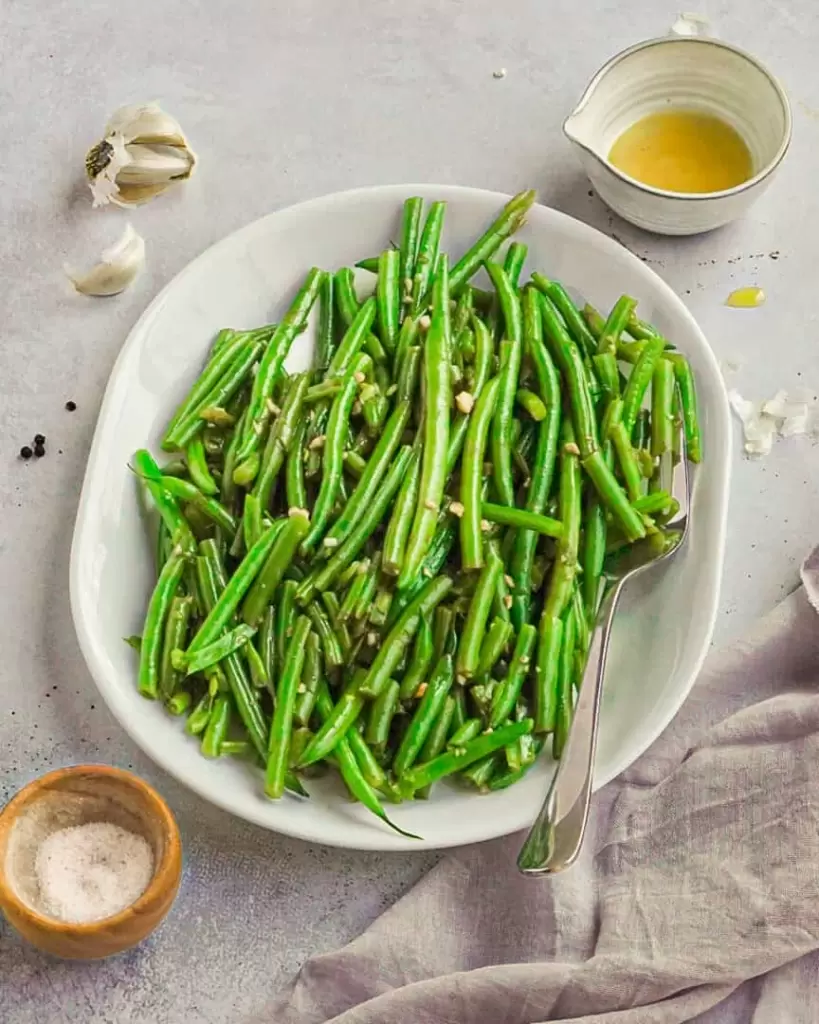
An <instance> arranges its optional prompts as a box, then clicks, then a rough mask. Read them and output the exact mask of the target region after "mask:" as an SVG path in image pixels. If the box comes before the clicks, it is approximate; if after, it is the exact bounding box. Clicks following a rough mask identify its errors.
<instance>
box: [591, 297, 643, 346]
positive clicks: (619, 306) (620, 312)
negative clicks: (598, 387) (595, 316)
mask: <svg viewBox="0 0 819 1024" xmlns="http://www.w3.org/2000/svg"><path fill="white" fill-rule="evenodd" d="M636 305H637V300H636V299H632V298H631V297H630V296H629V295H621V296H620V298H619V299H618V300H617V302H615V304H614V305H613V306H612V309H611V312H610V313H609V316H608V319H607V320H606V322H605V323H604V324H603V330H602V331H601V333H600V337H599V339H598V341H597V351H598V353H609V354H610V355H612V356H616V355H617V342H618V341H619V340H620V335H621V334H622V333H623V331H624V330H625V329H626V325H627V324H628V321H629V317H630V316H631V314H632V313H633V312H634V307H635V306H636Z"/></svg>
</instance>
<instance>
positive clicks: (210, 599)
mask: <svg viewBox="0 0 819 1024" xmlns="http://www.w3.org/2000/svg"><path fill="white" fill-rule="evenodd" d="M200 549H201V551H202V555H201V556H200V557H198V558H197V559H196V569H197V576H198V577H199V580H200V588H201V591H202V598H203V602H204V607H205V608H206V609H207V611H208V612H211V611H213V609H214V607H215V606H216V604H217V602H218V600H219V597H220V595H221V594H224V593H225V590H226V589H227V588H226V584H227V578H226V574H225V569H224V565H223V564H222V560H221V556H220V554H219V548H218V547H217V545H216V544H215V543H214V541H212V540H205V541H202V544H201V545H200ZM188 650H190V647H189V648H188ZM225 673H226V675H227V681H228V684H229V687H230V691H231V693H232V694H233V701H234V703H235V705H236V710H237V711H238V712H239V717H240V718H241V720H242V724H243V725H244V727H245V729H246V730H247V734H248V736H249V737H250V741H251V743H252V744H253V746H254V749H255V750H256V752H257V753H258V754H259V756H260V757H265V756H266V752H267V724H266V722H265V719H264V715H263V713H262V709H261V705H260V703H259V698H258V696H257V694H256V692H255V691H254V690H253V687H252V686H251V683H250V680H249V679H248V678H247V674H246V673H245V670H244V666H243V664H242V661H241V659H240V658H239V656H238V655H237V654H231V655H229V656H228V657H227V658H225Z"/></svg>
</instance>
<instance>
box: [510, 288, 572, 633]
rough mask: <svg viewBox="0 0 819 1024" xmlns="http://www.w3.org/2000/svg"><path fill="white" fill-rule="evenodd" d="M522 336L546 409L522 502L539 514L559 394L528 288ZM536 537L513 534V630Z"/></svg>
mask: <svg viewBox="0 0 819 1024" xmlns="http://www.w3.org/2000/svg"><path fill="white" fill-rule="evenodd" d="M523 336H524V347H525V351H526V354H527V356H528V358H529V361H530V362H531V364H532V366H533V368H534V371H535V376H536V378H537V381H538V389H539V391H540V397H541V399H542V400H543V403H544V405H545V406H546V410H547V415H546V418H545V419H544V420H543V421H542V422H541V423H540V425H539V427H538V431H537V448H536V451H535V457H534V461H533V464H532V472H531V480H530V483H529V486H528V488H527V491H526V501H525V504H524V507H525V510H526V511H527V512H532V513H535V514H537V515H540V514H542V512H543V510H544V508H545V507H546V501H547V499H548V497H549V492H550V491H551V487H552V479H553V477H554V468H555V460H556V455H557V444H558V436H559V432H560V416H561V413H560V403H561V394H560V378H559V376H558V373H557V369H556V368H555V365H554V362H553V361H552V358H551V356H550V355H549V352H548V350H547V349H546V346H545V345H544V343H543V324H542V317H541V303H540V300H539V298H538V295H537V292H536V291H535V290H534V289H533V288H529V287H527V288H525V289H524V291H523ZM537 537H538V534H537V533H535V532H534V531H532V530H518V531H517V533H516V535H515V540H514V547H513V550H512V557H511V566H510V570H511V576H512V581H513V593H512V607H511V609H510V611H511V617H512V623H513V625H514V626H515V628H516V629H517V630H520V628H521V626H522V625H523V623H524V622H526V621H527V620H528V617H529V605H530V602H531V590H532V565H533V562H534V557H535V550H536V548H537Z"/></svg>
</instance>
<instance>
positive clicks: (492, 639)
mask: <svg viewBox="0 0 819 1024" xmlns="http://www.w3.org/2000/svg"><path fill="white" fill-rule="evenodd" d="M513 633H514V630H513V629H512V623H511V622H509V621H508V620H506V619H502V618H501V617H500V616H496V617H495V618H494V619H493V620H492V622H491V623H490V625H489V629H487V631H486V635H485V636H484V638H483V641H482V643H481V650H480V655H479V656H478V667H477V668H476V669H475V676H476V677H477V678H478V679H482V678H484V677H485V676H488V675H489V673H490V672H491V671H492V669H493V668H494V667H495V664H496V662H497V661H498V660H499V659H500V657H501V655H502V654H503V652H504V651H505V650H506V648H507V646H508V644H509V641H510V639H511V638H512V635H513Z"/></svg>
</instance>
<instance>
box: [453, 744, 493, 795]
mask: <svg viewBox="0 0 819 1024" xmlns="http://www.w3.org/2000/svg"><path fill="white" fill-rule="evenodd" d="M497 764H498V754H497V753H494V754H488V755H487V756H486V757H484V758H481V760H480V761H476V762H475V763H474V764H471V765H468V766H467V767H466V768H465V769H464V770H463V771H462V772H461V777H462V778H464V779H466V780H467V781H468V782H471V783H472V784H473V785H474V786H475V788H476V789H478V790H479V791H480V792H481V793H488V792H489V780H490V779H491V778H492V776H493V775H494V773H495V768H496V767H497Z"/></svg>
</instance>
